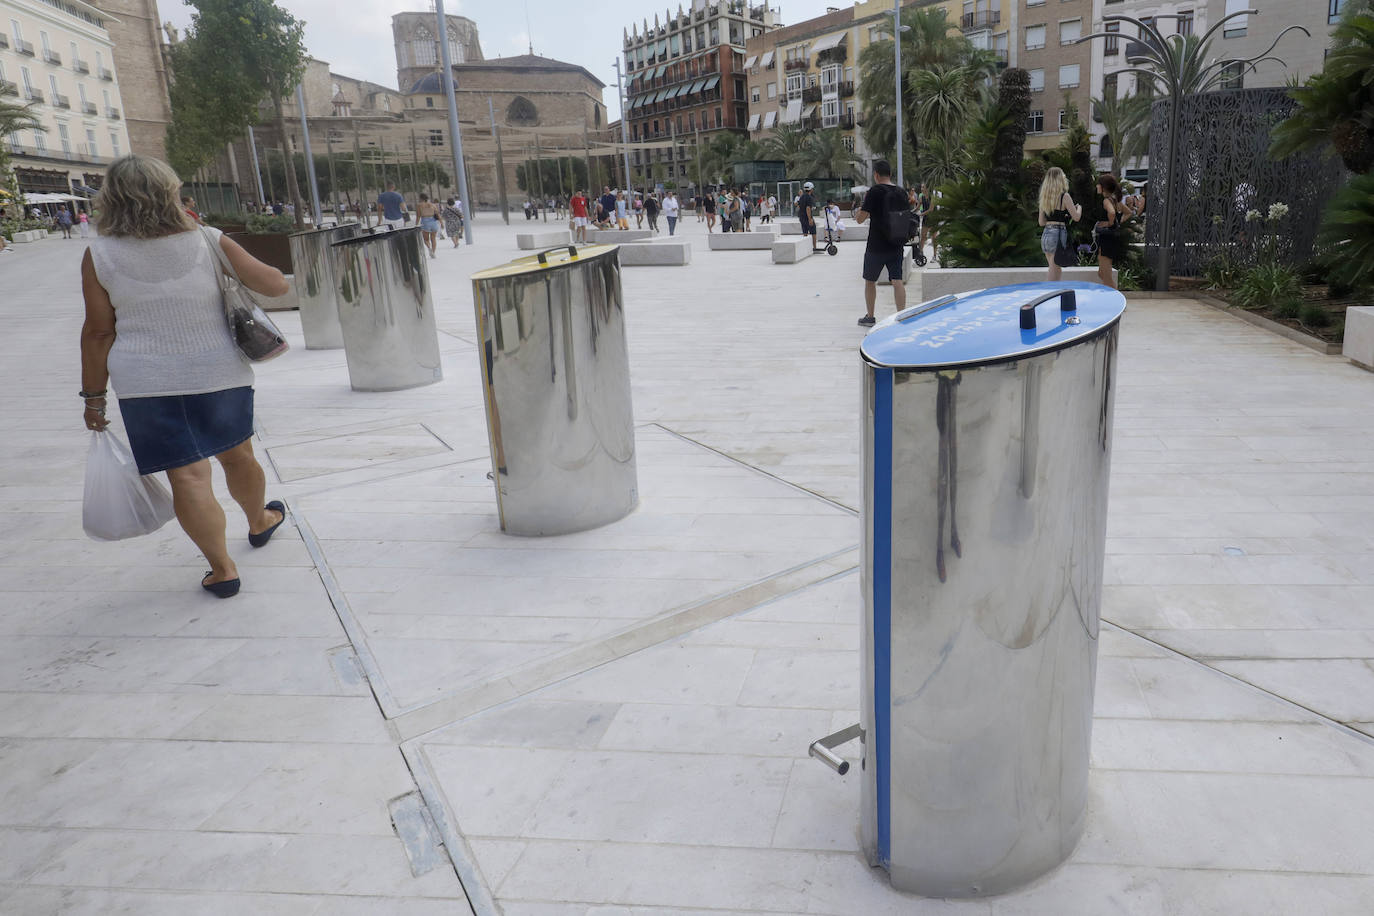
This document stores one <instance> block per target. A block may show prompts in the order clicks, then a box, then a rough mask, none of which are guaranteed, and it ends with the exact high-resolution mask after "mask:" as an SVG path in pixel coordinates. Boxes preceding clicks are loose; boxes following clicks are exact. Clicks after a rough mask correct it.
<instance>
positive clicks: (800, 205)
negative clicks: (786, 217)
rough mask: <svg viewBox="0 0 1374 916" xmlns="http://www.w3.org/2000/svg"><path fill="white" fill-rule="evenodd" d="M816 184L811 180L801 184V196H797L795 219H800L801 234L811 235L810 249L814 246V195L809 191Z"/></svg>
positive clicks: (814, 249) (815, 207) (815, 208)
mask: <svg viewBox="0 0 1374 916" xmlns="http://www.w3.org/2000/svg"><path fill="white" fill-rule="evenodd" d="M814 190H816V186H815V185H814V184H812V183H811V182H809V181H808V182H807V183H806V184H804V185H802V192H801V197H799V198H797V219H799V220H800V221H801V231H802V235H809V236H811V250H812V251H817V250H818V249H817V248H816V210H818V209H819V208H818V207H817V206H816V197H815V195H813V194H812V193H811V192H812V191H814Z"/></svg>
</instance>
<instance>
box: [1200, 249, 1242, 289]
mask: <svg viewBox="0 0 1374 916" xmlns="http://www.w3.org/2000/svg"><path fill="white" fill-rule="evenodd" d="M1244 276H1245V268H1244V267H1243V266H1242V265H1241V263H1240V261H1238V260H1237V259H1236V258H1235V256H1234V255H1232V254H1231V253H1230V252H1229V251H1224V252H1222V253H1220V254H1218V255H1216V256H1215V257H1213V258H1212V259H1211V260H1210V261H1208V262H1207V266H1206V267H1204V268H1203V269H1202V278H1203V279H1204V280H1206V281H1207V288H1208V289H1235V288H1236V287H1237V286H1239V285H1240V281H1241V278H1242V277H1244Z"/></svg>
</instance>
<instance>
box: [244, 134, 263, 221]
mask: <svg viewBox="0 0 1374 916" xmlns="http://www.w3.org/2000/svg"><path fill="white" fill-rule="evenodd" d="M248 151H249V152H250V153H252V154H253V177H254V178H255V179H257V183H258V206H259V207H263V206H266V205H267V198H266V197H264V196H263V193H262V168H261V167H260V166H259V165H258V141H257V138H256V137H254V136H253V125H252V124H249V125H248Z"/></svg>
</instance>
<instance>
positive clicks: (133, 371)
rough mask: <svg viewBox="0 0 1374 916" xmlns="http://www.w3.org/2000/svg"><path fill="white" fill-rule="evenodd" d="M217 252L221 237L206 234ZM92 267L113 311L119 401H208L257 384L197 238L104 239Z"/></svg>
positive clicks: (95, 246)
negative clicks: (209, 395) (200, 397)
mask: <svg viewBox="0 0 1374 916" xmlns="http://www.w3.org/2000/svg"><path fill="white" fill-rule="evenodd" d="M208 234H209V235H210V236H211V237H213V239H214V242H215V244H216V245H218V244H219V238H220V232H219V230H218V229H210V230H208ZM91 260H92V262H93V263H94V265H95V273H96V277H97V278H98V279H99V280H100V285H101V286H103V287H105V291H106V292H108V293H109V294H110V302H111V303H113V305H114V310H115V342H114V346H113V347H111V348H110V357H109V363H108V365H109V369H110V382H111V384H112V385H113V386H114V389H115V393H116V394H117V395H118V396H119V397H121V398H146V397H157V396H161V395H173V394H204V393H206V392H209V391H221V390H223V389H225V388H241V387H244V386H247V385H252V384H253V370H252V368H251V367H250V365H249V363H248V361H247V360H246V359H244V358H243V356H242V355H241V354H240V352H239V348H238V347H237V346H236V345H235V343H234V338H233V336H232V335H231V334H230V333H229V324H228V322H227V321H225V318H224V300H223V298H222V296H221V295H220V289H219V281H218V277H217V275H216V272H217V271H218V270H219V266H218V264H216V263H215V261H214V255H213V254H212V253H211V251H210V248H209V246H208V245H207V244H206V239H205V237H204V236H203V235H202V234H201V231H200V230H198V229H197V230H192V231H190V232H179V233H177V234H176V235H169V236H164V237H163V238H160V239H135V238H112V237H100V238H96V239H93V240H92V242H91Z"/></svg>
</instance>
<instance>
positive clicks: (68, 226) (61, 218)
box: [57, 206, 72, 239]
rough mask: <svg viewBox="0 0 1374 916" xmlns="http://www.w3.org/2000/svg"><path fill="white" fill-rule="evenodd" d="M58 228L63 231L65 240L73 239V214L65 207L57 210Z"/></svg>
mask: <svg viewBox="0 0 1374 916" xmlns="http://www.w3.org/2000/svg"><path fill="white" fill-rule="evenodd" d="M57 228H58V229H61V230H62V237H63V238H64V239H69V238H71V237H72V214H71V211H70V210H68V209H67V208H66V207H65V206H61V207H58V208H57Z"/></svg>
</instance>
